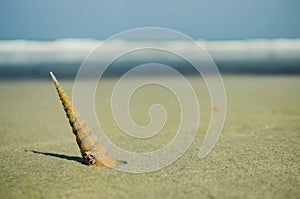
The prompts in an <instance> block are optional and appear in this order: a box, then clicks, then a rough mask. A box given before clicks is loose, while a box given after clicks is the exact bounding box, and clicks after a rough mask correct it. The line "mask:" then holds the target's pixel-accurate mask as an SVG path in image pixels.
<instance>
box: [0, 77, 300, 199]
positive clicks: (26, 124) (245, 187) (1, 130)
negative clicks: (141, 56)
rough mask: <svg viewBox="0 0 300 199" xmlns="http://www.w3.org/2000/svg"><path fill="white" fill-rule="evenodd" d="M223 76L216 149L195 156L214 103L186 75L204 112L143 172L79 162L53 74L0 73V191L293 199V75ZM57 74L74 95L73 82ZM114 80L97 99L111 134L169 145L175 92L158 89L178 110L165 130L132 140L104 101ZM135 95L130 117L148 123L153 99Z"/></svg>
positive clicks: (298, 147)
mask: <svg viewBox="0 0 300 199" xmlns="http://www.w3.org/2000/svg"><path fill="white" fill-rule="evenodd" d="M223 78H224V83H225V87H226V92H227V117H226V123H225V126H224V129H223V132H222V134H221V136H220V139H219V141H218V142H217V144H216V146H215V148H214V149H213V151H212V152H211V153H209V155H208V156H207V157H205V158H203V159H200V158H199V157H198V153H199V150H200V147H201V143H202V141H203V138H204V136H205V132H206V128H207V125H208V122H209V118H210V106H209V100H208V99H209V98H208V93H207V90H205V85H204V83H203V82H201V81H200V80H196V79H194V78H193V77H191V78H190V81H191V82H192V84H193V85H194V86H195V88H196V89H195V91H196V94H197V96H198V98H199V99H200V100H199V103H200V110H201V120H200V127H199V129H198V132H197V135H196V137H195V139H194V142H193V144H192V145H191V146H190V148H189V149H188V150H187V152H186V153H184V155H183V156H182V157H180V158H179V159H178V160H177V161H176V162H175V163H173V164H172V165H170V166H168V167H166V168H163V169H161V170H158V171H155V172H150V173H143V174H131V173H123V172H120V171H116V170H114V169H108V168H99V167H93V166H86V165H84V164H83V163H82V158H81V155H80V151H79V149H78V146H77V144H76V142H75V137H74V135H73V134H72V131H71V128H70V126H69V124H68V121H67V118H66V117H65V113H64V111H63V109H62V106H61V104H60V102H59V99H58V97H57V94H56V91H55V89H54V86H53V84H52V82H51V80H50V78H49V79H48V80H0V91H1V93H0V101H1V104H0V150H1V153H0V158H1V163H0V169H1V173H0V198H74V197H76V198H299V197H300V175H299V168H300V130H299V129H300V92H299V86H300V78H299V76H284V75H278V76H272V75H257V76H255V75H241V76H235V75H225V76H224V77H223ZM58 79H59V80H60V81H61V83H62V85H63V87H64V88H65V90H66V92H67V93H68V94H70V95H71V93H72V86H73V81H68V80H65V81H64V80H62V79H61V78H59V77H58ZM114 82H115V80H114V79H106V80H103V84H102V91H101V92H97V99H99V100H98V104H97V105H96V108H97V113H98V114H99V118H100V120H101V118H102V120H101V123H102V124H103V128H104V130H107V131H109V132H111V134H110V135H109V136H110V139H111V140H113V141H114V142H115V143H117V144H118V145H119V146H120V147H123V148H126V149H128V150H137V151H139V150H146V151H147V150H149V151H151V150H153V149H155V148H159V147H161V146H162V145H164V144H165V143H167V142H168V141H169V140H170V138H171V137H172V134H171V135H170V134H168V132H169V131H172V130H173V128H174V127H175V128H176V127H177V125H178V122H177V121H178V116H176V115H177V114H175V113H178V109H176V108H174V110H173V109H172V106H173V104H174V105H176V101H175V100H173V101H172V96H171V95H169V94H166V95H163V94H162V95H161V96H158V97H159V98H160V99H161V100H162V101H164V100H165V99H166V98H167V99H170V100H167V101H168V102H170V103H169V109H170V111H172V110H173V111H174V112H173V113H174V114H170V115H171V118H170V120H169V123H167V124H166V128H164V130H163V131H164V132H162V134H161V135H160V136H159V137H155V138H153V139H154V141H153V140H152V141H151V140H149V143H146V142H138V141H136V142H131V140H130V139H129V138H126V136H124V135H122V134H121V133H120V132H119V131H120V130H119V129H118V128H117V127H116V125H115V124H114V123H113V122H114V121H113V118H112V117H111V110H110V107H109V106H106V104H107V103H108V102H109V94H110V90H111V88H112V87H113V84H114ZM151 89H153V88H149V92H150V94H149V95H151V92H152V91H151ZM154 90H155V89H154ZM153 92H154V91H153ZM136 98H137V99H140V101H138V100H137V102H136V103H135V107H134V109H133V113H132V115H133V119H136V120H137V122H138V123H139V122H140V123H141V124H144V123H147V117H146V116H147V112H145V110H146V109H145V107H144V106H145V104H146V105H149V104H151V103H152V101H151V100H150V99H149V97H147V96H146V97H144V99H143V96H138V94H137V96H136ZM141 101H142V102H143V101H144V102H146V103H142V102H141ZM139 110H143V112H142V113H143V114H141V113H140V111H139ZM171 113H172V112H171ZM173 115H174V116H173Z"/></svg>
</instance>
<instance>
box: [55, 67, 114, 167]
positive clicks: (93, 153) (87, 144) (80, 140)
mask: <svg viewBox="0 0 300 199" xmlns="http://www.w3.org/2000/svg"><path fill="white" fill-rule="evenodd" d="M50 75H51V77H52V81H53V83H54V85H55V88H56V90H57V93H58V96H59V98H60V101H61V103H62V105H63V107H64V110H65V112H66V115H67V117H68V119H69V123H70V125H71V127H72V130H73V133H74V135H75V136H76V142H77V144H78V146H79V148H80V151H81V154H82V157H83V158H84V159H85V163H86V164H93V165H96V166H107V167H114V166H115V164H116V162H115V160H114V159H112V158H111V157H109V156H108V155H107V154H106V150H105V148H104V147H103V146H102V145H101V144H100V143H99V142H98V138H97V136H96V135H95V134H94V133H93V132H92V129H91V128H90V127H89V126H88V125H87V124H86V122H85V120H83V119H82V118H81V117H80V114H79V113H78V112H77V111H76V109H75V107H74V106H73V104H72V101H71V100H70V98H69V97H68V95H67V94H66V92H65V91H64V90H63V88H62V86H61V85H60V83H59V82H58V81H57V79H56V78H55V76H54V75H53V73H52V72H50Z"/></svg>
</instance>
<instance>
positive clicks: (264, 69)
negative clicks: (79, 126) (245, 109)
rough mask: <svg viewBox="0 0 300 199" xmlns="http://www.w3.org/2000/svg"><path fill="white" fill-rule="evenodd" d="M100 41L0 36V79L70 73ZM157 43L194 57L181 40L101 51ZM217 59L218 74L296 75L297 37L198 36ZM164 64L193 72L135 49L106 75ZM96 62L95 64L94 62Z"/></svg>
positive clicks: (117, 44)
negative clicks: (24, 38)
mask: <svg viewBox="0 0 300 199" xmlns="http://www.w3.org/2000/svg"><path fill="white" fill-rule="evenodd" d="M101 42H102V41H100V40H92V39H61V40H54V41H34V40H0V78H17V77H24V78H26V77H36V78H43V77H48V72H49V71H54V72H55V73H56V74H59V75H60V76H64V77H75V75H76V72H77V70H78V68H79V67H80V65H81V63H82V61H83V60H84V58H85V57H86V56H87V55H88V54H89V52H90V51H91V50H93V49H94V48H95V47H96V46H97V45H98V44H100V43H101ZM151 42H152V43H153V42H159V43H160V45H161V46H162V47H167V48H168V49H172V48H181V49H183V50H184V51H186V52H188V53H189V54H190V55H193V56H197V52H194V51H193V50H192V48H190V46H189V45H190V44H189V43H188V42H186V41H123V40H116V41H112V42H111V45H110V47H109V48H107V49H106V53H108V54H110V53H114V52H115V51H116V49H120V48H123V49H126V48H127V47H129V46H140V45H143V46H146V45H147V43H148V44H149V43H151ZM197 42H198V43H199V44H200V45H202V46H203V47H204V48H205V49H206V50H207V52H208V53H209V55H210V56H211V57H212V58H213V60H214V61H215V63H216V64H217V66H218V68H219V70H220V71H221V73H238V74H243V73H245V74H247V73H255V74H299V73H300V39H255V40H232V41H228V40H225V41H222V40H220V41H206V40H198V41H197ZM148 62H157V63H163V64H167V65H169V66H172V67H174V68H176V69H178V70H179V71H180V72H182V73H185V74H194V73H195V70H193V69H192V67H188V63H186V62H185V61H183V60H181V59H180V58H178V57H176V56H172V54H168V53H161V52H158V51H157V52H155V51H141V52H139V53H135V54H134V53H133V54H132V55H128V56H123V57H121V58H120V59H119V60H117V61H116V62H115V63H113V67H112V68H113V69H112V70H109V71H108V72H107V74H106V75H108V76H114V75H119V74H121V73H123V72H124V71H126V70H127V69H128V68H131V67H134V66H136V65H138V64H143V63H148ZM99 67H101V64H100V65H99Z"/></svg>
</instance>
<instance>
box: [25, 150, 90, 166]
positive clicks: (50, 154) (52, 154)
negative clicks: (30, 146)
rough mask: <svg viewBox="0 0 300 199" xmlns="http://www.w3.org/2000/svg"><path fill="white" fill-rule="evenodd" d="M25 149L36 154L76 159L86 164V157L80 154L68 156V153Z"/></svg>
mask: <svg viewBox="0 0 300 199" xmlns="http://www.w3.org/2000/svg"><path fill="white" fill-rule="evenodd" d="M25 151H30V152H32V153H36V154H41V155H46V156H52V157H56V158H61V159H65V160H70V161H75V162H79V163H81V164H85V163H84V159H83V158H82V157H78V156H68V155H64V154H57V153H49V152H41V151H35V150H25Z"/></svg>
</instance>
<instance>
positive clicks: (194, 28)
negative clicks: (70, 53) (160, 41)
mask: <svg viewBox="0 0 300 199" xmlns="http://www.w3.org/2000/svg"><path fill="white" fill-rule="evenodd" d="M299 19H300V1H298V0H251V1H250V0H248V1H245V0H190V1H183V0H181V1H179V0H164V1H158V0H153V1H143V0H127V1H124V0H123V1H122V0H119V1H116V0H111V1H101V0H49V1H46V0H26V1H25V0H1V1H0V39H36V40H52V39H61V38H93V39H106V38H108V37H110V36H112V35H114V34H117V33H119V32H122V31H125V30H128V29H132V28H140V27H149V26H151V27H163V28H171V29H174V30H177V31H180V32H182V33H184V34H186V35H188V36H190V37H192V38H193V39H208V40H209V39H220V40H223V39H252V38H300V20H299Z"/></svg>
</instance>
